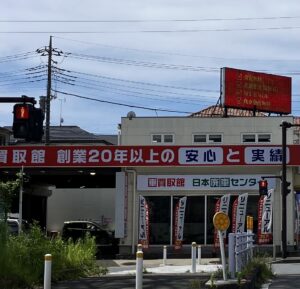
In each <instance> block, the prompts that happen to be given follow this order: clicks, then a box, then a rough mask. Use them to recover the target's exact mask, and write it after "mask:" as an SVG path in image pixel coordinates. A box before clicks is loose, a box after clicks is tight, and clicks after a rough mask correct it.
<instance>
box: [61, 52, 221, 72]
mask: <svg viewBox="0 0 300 289" xmlns="http://www.w3.org/2000/svg"><path fill="white" fill-rule="evenodd" d="M66 57H68V58H75V59H82V60H94V61H99V62H105V63H113V64H122V65H129V66H142V67H148V68H164V69H173V70H188V71H205V72H219V68H217V67H201V66H192V65H180V64H167V63H158V62H148V61H147V62H146V61H137V60H130V59H121V58H112V57H101V56H95V55H86V54H78V53H66Z"/></svg>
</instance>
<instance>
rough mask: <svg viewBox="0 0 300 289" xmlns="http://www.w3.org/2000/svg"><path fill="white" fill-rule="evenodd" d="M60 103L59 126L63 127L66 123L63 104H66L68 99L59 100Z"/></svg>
mask: <svg viewBox="0 0 300 289" xmlns="http://www.w3.org/2000/svg"><path fill="white" fill-rule="evenodd" d="M58 100H59V101H60V110H59V126H61V125H62V123H63V122H64V119H63V117H62V104H63V102H66V98H65V97H64V98H59V99H58Z"/></svg>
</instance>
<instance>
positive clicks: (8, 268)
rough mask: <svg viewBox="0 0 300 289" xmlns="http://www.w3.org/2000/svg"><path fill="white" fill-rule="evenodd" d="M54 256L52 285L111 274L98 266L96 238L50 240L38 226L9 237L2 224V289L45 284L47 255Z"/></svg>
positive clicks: (0, 232)
mask: <svg viewBox="0 0 300 289" xmlns="http://www.w3.org/2000/svg"><path fill="white" fill-rule="evenodd" d="M45 254H51V255H52V281H54V282H55V281H60V280H67V279H77V278H79V277H85V276H95V275H102V274H106V273H107V269H106V268H103V267H99V266H98V265H97V264H96V259H95V254H96V244H95V241H94V239H93V238H91V237H89V236H86V238H85V239H83V240H79V241H78V242H76V243H73V242H71V241H67V242H64V241H63V240H62V239H61V238H55V239H49V238H47V237H46V236H45V235H44V233H43V232H42V231H41V229H40V228H39V227H38V226H37V225H33V226H32V227H31V229H30V231H29V232H28V233H26V234H25V233H23V234H21V235H19V236H9V235H8V233H7V227H6V225H5V224H4V223H0V288H5V289H14V288H33V287H34V286H36V285H40V284H42V282H43V274H44V255H45Z"/></svg>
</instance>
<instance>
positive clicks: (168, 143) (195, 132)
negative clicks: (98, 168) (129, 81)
mask: <svg viewBox="0 0 300 289" xmlns="http://www.w3.org/2000/svg"><path fill="white" fill-rule="evenodd" d="M282 121H287V122H290V123H294V118H293V117H290V116H287V117H266V116H265V117H227V118H222V117H130V118H128V117H127V118H122V122H121V133H120V143H119V145H121V146H138V147H140V148H143V149H147V148H148V147H149V149H150V150H151V148H155V147H156V146H157V147H159V149H160V151H162V150H163V152H164V155H163V157H164V158H165V159H163V161H158V162H155V152H152V156H151V155H150V156H149V155H148V156H147V157H148V158H149V165H142V166H139V165H138V164H137V165H136V166H133V167H125V168H123V173H119V175H118V178H117V192H116V208H115V209H116V216H115V222H116V223H115V227H116V236H117V237H120V253H121V254H122V253H134V250H135V247H136V245H137V244H138V243H139V242H140V240H139V239H140V237H141V236H140V233H141V232H140V231H141V222H142V219H141V207H140V201H141V197H142V199H143V200H145V202H146V203H147V221H148V223H147V230H146V231H147V234H148V236H147V238H148V240H147V242H148V243H149V246H148V250H149V251H151V250H155V249H156V248H161V246H162V245H168V246H170V248H173V247H174V242H175V235H174V226H175V222H176V221H175V214H176V210H175V208H176V206H177V204H178V201H179V200H180V199H182V198H183V197H186V206H185V212H184V230H183V241H182V243H183V248H184V247H185V245H190V244H191V242H197V244H201V245H204V246H205V247H206V248H211V249H213V247H214V242H215V235H214V234H215V233H214V228H213V220H212V219H213V215H214V213H215V210H216V202H217V200H218V199H220V197H221V196H224V195H228V196H229V195H230V206H229V211H228V215H229V217H230V219H232V207H233V202H234V200H235V199H236V198H237V197H238V196H240V195H242V194H247V197H248V200H247V209H246V215H250V216H252V217H253V219H254V232H257V226H258V201H259V198H260V195H259V192H258V181H259V180H260V179H261V178H262V177H263V176H268V177H269V178H268V183H269V188H272V189H274V195H273V212H274V214H273V217H272V219H273V225H272V227H273V228H272V240H271V241H270V242H269V245H271V246H272V245H273V244H275V245H276V246H277V247H278V248H280V245H281V220H282V215H281V211H282V209H281V181H280V179H279V178H278V177H279V176H281V168H282V166H281V164H282V158H281V157H282V154H281V152H282V150H281V144H282V128H281V127H280V124H281V123H282ZM298 141H299V140H298V136H297V135H296V134H295V132H294V129H292V128H291V129H288V130H287V144H288V146H289V145H293V144H297V143H299V142H298ZM295 151H296V150H295V149H293V150H290V149H289V150H288V152H287V163H288V166H287V180H288V181H289V182H291V186H290V188H291V189H292V193H291V194H289V195H288V196H287V245H288V247H293V246H294V245H295V243H296V242H297V241H296V238H295V232H296V231H297V228H296V226H297V225H295V224H296V219H297V216H296V215H297V213H296V210H295V199H296V198H295V193H294V191H296V190H297V187H299V188H300V177H299V174H298V166H297V165H293V162H292V159H293V158H294V154H295ZM172 152H173V153H172ZM299 152H300V150H299ZM168 162H169V165H168ZM230 230H231V227H230V228H229V230H228V232H229V231H230ZM245 230H246V228H245Z"/></svg>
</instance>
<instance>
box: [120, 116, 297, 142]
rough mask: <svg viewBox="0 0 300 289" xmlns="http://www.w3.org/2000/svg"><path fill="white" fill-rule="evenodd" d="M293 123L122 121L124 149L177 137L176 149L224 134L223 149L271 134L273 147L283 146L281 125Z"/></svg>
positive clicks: (267, 120)
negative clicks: (158, 137)
mask: <svg viewBox="0 0 300 289" xmlns="http://www.w3.org/2000/svg"><path fill="white" fill-rule="evenodd" d="M283 120H285V121H288V122H293V117H290V116H286V117H276V116H274V117H228V118H221V117H218V118H217V117H215V118H213V117H194V118H190V117H136V118H132V119H129V118H122V135H121V144H122V145H136V144H138V145H151V134H158V133H169V134H174V136H175V143H174V145H191V144H193V143H192V135H193V134H201V133H220V134H223V137H224V139H223V143H222V144H224V145H228V144H230V145H240V144H241V135H242V134H243V133H271V137H272V139H271V144H281V141H282V139H281V138H282V137H281V127H280V124H281V123H282V121H283ZM287 136H288V139H287V142H288V143H293V132H292V129H291V130H288V131H287Z"/></svg>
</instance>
